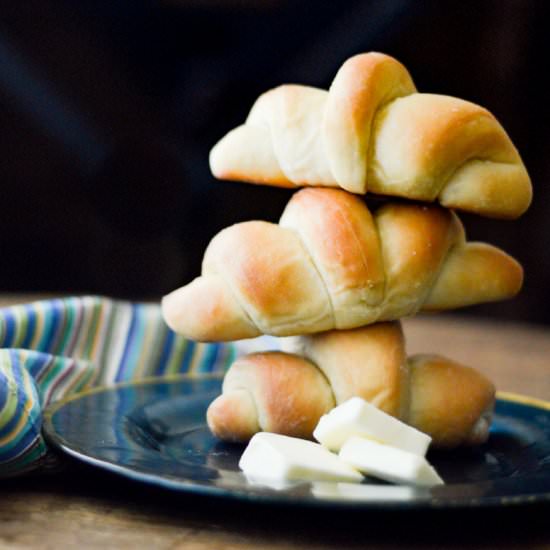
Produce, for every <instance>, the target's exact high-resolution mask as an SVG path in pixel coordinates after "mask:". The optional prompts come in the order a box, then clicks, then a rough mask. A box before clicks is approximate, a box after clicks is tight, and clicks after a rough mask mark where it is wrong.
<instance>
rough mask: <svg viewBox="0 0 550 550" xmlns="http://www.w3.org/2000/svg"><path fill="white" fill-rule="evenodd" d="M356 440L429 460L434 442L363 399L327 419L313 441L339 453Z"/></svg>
mask: <svg viewBox="0 0 550 550" xmlns="http://www.w3.org/2000/svg"><path fill="white" fill-rule="evenodd" d="M352 436H359V437H366V438H369V439H375V440H376V441H380V442H381V443H386V444H388V445H392V446H393V447H397V448H399V449H402V450H404V451H408V452H410V453H414V454H416V455H419V456H425V455H426V451H427V450H428V447H429V445H430V443H431V441H432V438H431V437H430V436H429V435H427V434H425V433H423V432H421V431H419V430H417V429H415V428H412V427H411V426H408V425H407V424H405V423H404V422H401V420H398V419H397V418H394V417H393V416H391V415H389V414H387V413H385V412H384V411H382V410H380V409H379V408H377V407H375V406H374V405H372V404H371V403H369V402H368V401H365V400H364V399H361V398H360V397H352V398H351V399H348V400H347V401H345V402H344V403H342V404H341V405H338V407H335V408H334V409H332V410H331V411H330V412H329V413H327V414H325V415H323V416H322V417H321V419H320V420H319V423H318V424H317V427H316V428H315V430H314V432H313V437H315V439H316V440H317V441H319V442H320V443H321V444H322V445H323V446H325V447H327V449H330V450H331V451H335V452H338V451H339V450H340V449H341V448H342V445H344V443H345V442H346V441H347V440H348V439H349V438H350V437H352Z"/></svg>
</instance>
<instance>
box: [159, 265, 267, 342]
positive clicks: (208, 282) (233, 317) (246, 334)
mask: <svg viewBox="0 0 550 550" xmlns="http://www.w3.org/2000/svg"><path fill="white" fill-rule="evenodd" d="M161 308H162V316H163V317H164V320H165V322H166V324H167V325H168V326H169V327H170V328H171V329H172V330H173V331H174V332H177V333H178V334H181V335H182V336H185V337H186V338H189V339H190V340H195V341H199V342H212V341H230V340H239V339H242V338H253V337H254V336H259V335H260V332H259V330H258V329H257V328H256V327H255V326H254V325H252V323H251V322H250V321H249V320H248V318H247V317H246V316H245V315H244V314H243V312H242V309H241V308H240V306H239V304H238V303H237V302H236V301H235V298H234V297H233V296H232V295H231V293H230V291H229V290H228V289H227V287H226V285H225V284H224V282H223V280H222V279H221V278H220V277H218V276H216V275H208V276H204V277H197V278H196V279H195V280H194V281H192V282H191V283H189V284H188V285H186V286H183V287H181V288H178V289H177V290H175V291H173V292H171V293H170V294H168V295H167V296H165V297H164V298H163V299H162V304H161Z"/></svg>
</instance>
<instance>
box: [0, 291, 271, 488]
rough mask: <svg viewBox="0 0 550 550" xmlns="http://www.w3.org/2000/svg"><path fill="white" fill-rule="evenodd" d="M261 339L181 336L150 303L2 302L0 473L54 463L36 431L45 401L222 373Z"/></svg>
mask: <svg viewBox="0 0 550 550" xmlns="http://www.w3.org/2000/svg"><path fill="white" fill-rule="evenodd" d="M265 345H266V344H265V343H258V342H254V341H248V342H242V343H224V344H219V343H196V342H192V341H189V340H186V339H185V338H183V337H181V336H178V335H176V334H175V333H174V332H172V331H171V330H170V329H169V328H168V327H167V326H166V324H165V323H164V321H163V319H162V316H161V311H160V307H159V305H158V304H152V303H130V302H125V301H118V300H111V299H108V298H104V297H99V296H84V297H70V298H63V299H57V300H43V301H38V302H33V303H30V304H25V305H17V306H12V307H7V308H0V478H1V477H11V476H16V475H20V474H22V473H26V472H30V471H35V470H37V469H44V468H47V467H48V466H51V464H52V460H53V462H54V463H55V458H53V457H54V455H52V454H51V453H50V452H49V451H48V448H47V445H46V442H45V441H44V438H43V436H42V434H41V426H42V410H43V409H44V407H46V406H47V405H49V404H50V403H53V402H54V401H57V400H59V399H61V398H64V397H67V396H69V395H71V394H75V393H78V392H81V391H83V390H87V389H89V388H92V387H95V386H106V385H111V384H115V383H117V382H125V381H130V380H139V379H142V378H146V377H151V376H164V377H165V376H170V375H175V374H180V373H192V374H193V375H196V376H200V375H201V374H202V373H212V372H220V373H221V372H223V371H225V370H226V369H227V368H228V367H229V365H230V364H231V363H232V362H233V360H234V359H235V357H236V356H237V355H240V354H241V353H244V352H248V351H251V350H256V349H265Z"/></svg>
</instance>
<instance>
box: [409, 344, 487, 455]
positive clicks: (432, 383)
mask: <svg viewBox="0 0 550 550" xmlns="http://www.w3.org/2000/svg"><path fill="white" fill-rule="evenodd" d="M409 365H410V367H411V378H410V380H411V403H410V413H409V419H408V421H409V423H410V424H411V425H412V426H414V427H415V428H417V429H419V430H421V431H423V432H425V433H427V434H429V435H430V436H431V437H432V438H433V446H434V447H437V448H453V447H458V446H460V445H479V444H481V443H483V442H484V441H485V440H486V439H487V437H488V435H489V426H490V421H491V415H492V410H493V407H494V402H495V387H494V385H493V384H492V382H491V381H490V380H488V379H487V378H486V377H485V376H484V375H483V374H481V373H480V372H478V371H476V370H475V369H472V368H470V367H465V366H463V365H460V364H458V363H455V362H453V361H451V360H449V359H446V358H444V357H439V356H435V355H416V356H413V357H411V358H409Z"/></svg>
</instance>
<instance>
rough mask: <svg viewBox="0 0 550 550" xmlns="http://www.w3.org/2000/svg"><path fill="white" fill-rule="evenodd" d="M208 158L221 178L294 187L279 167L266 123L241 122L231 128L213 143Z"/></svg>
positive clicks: (214, 171)
mask: <svg viewBox="0 0 550 550" xmlns="http://www.w3.org/2000/svg"><path fill="white" fill-rule="evenodd" d="M209 162H210V170H211V172H212V174H213V175H214V177H216V178H218V179H221V180H232V181H245V182H248V183H257V184H269V185H275V186H278V187H294V184H293V183H292V182H291V181H290V180H289V179H288V178H287V177H286V176H285V174H284V172H283V171H282V170H281V167H280V165H279V161H278V160H277V157H276V156H275V152H274V150H273V144H272V141H271V135H270V133H269V128H268V127H261V126H253V125H250V124H244V125H242V126H238V127H237V128H235V129H233V130H231V131H230V132H229V133H227V134H226V135H225V136H224V137H223V138H222V139H221V140H220V141H218V143H216V145H214V147H213V148H212V150H211V151H210V156H209Z"/></svg>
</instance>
